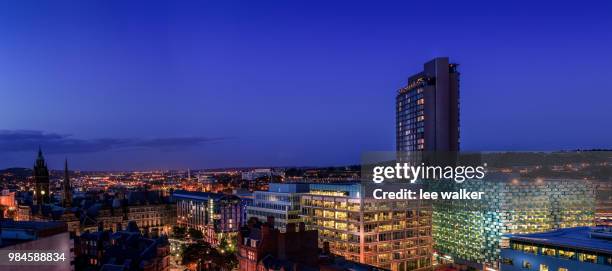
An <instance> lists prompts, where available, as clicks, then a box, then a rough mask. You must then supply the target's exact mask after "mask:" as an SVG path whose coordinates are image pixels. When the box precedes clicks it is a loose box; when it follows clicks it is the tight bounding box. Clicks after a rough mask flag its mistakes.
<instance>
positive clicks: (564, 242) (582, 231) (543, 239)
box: [508, 227, 612, 254]
mask: <svg viewBox="0 0 612 271" xmlns="http://www.w3.org/2000/svg"><path fill="white" fill-rule="evenodd" d="M508 237H509V238H510V240H511V241H520V242H526V243H532V244H540V245H549V246H556V247H565V248H571V249H579V250H586V251H592V252H598V253H605V254H612V232H610V231H607V232H606V231H603V228H591V227H576V228H565V229H558V230H555V231H549V232H543V233H531V234H514V235H509V236H508Z"/></svg>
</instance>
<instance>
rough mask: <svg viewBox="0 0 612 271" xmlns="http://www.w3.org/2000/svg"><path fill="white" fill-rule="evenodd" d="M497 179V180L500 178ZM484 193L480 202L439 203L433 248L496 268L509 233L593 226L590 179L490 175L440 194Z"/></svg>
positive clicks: (435, 205) (463, 260)
mask: <svg viewBox="0 0 612 271" xmlns="http://www.w3.org/2000/svg"><path fill="white" fill-rule="evenodd" d="M497 178H499V179H497ZM458 188H463V189H467V190H468V191H483V192H485V193H484V195H485V196H484V199H482V200H435V201H434V202H433V217H432V220H433V237H434V240H435V247H434V248H435V250H436V251H437V252H438V253H440V254H441V255H445V256H447V257H448V256H450V257H452V259H453V260H454V261H456V262H458V263H470V264H473V265H480V266H481V267H483V266H486V267H491V268H497V267H498V263H499V257H500V256H499V255H500V245H501V242H502V239H503V238H502V237H503V236H504V235H506V234H519V233H521V234H525V233H536V232H544V231H550V230H554V229H559V228H569V227H580V226H592V225H593V224H594V212H595V197H594V194H595V191H594V186H593V185H592V183H591V182H589V181H586V180H542V179H537V180H535V179H517V178H512V179H511V178H504V177H501V176H500V177H492V178H487V179H485V180H469V181H466V182H464V183H462V184H460V185H457V184H456V183H454V182H452V183H449V184H447V185H444V184H442V185H438V186H437V187H436V189H437V190H442V191H443V190H451V191H456V190H458Z"/></svg>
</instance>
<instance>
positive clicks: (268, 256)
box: [237, 217, 384, 271]
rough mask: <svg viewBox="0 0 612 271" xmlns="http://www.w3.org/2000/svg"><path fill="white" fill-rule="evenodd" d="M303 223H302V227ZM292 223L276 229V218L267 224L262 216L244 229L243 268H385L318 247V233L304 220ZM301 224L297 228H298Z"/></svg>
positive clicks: (241, 240)
mask: <svg viewBox="0 0 612 271" xmlns="http://www.w3.org/2000/svg"><path fill="white" fill-rule="evenodd" d="M298 225H299V226H298ZM298 225H296V224H294V223H288V224H287V225H286V231H285V232H281V231H280V230H278V229H276V228H274V218H273V217H269V218H268V219H267V222H266V223H261V222H260V221H259V220H258V219H252V220H249V223H248V224H247V225H246V226H245V227H243V228H242V229H241V230H240V234H239V236H238V237H239V238H238V240H239V242H238V250H237V252H238V253H237V257H238V261H239V270H240V271H277V270H285V271H299V270H313V271H317V270H321V271H341V270H353V271H382V270H384V269H379V268H376V267H373V266H370V265H365V264H359V263H356V262H352V261H347V260H346V259H344V258H342V257H337V256H335V255H332V254H331V253H330V252H329V249H328V248H329V246H324V247H323V249H320V248H319V247H318V238H317V236H318V232H317V231H316V230H306V227H305V225H304V223H303V222H302V223H299V224H298ZM296 226H297V227H296Z"/></svg>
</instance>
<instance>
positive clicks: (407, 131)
mask: <svg viewBox="0 0 612 271" xmlns="http://www.w3.org/2000/svg"><path fill="white" fill-rule="evenodd" d="M396 148H397V151H458V150H459V72H458V71H457V64H452V63H449V59H448V58H447V57H440V58H435V59H433V60H431V61H429V62H427V63H425V65H424V67H423V71H421V72H419V73H417V74H415V75H413V76H410V77H409V78H408V84H407V85H406V86H405V87H402V88H401V89H400V90H399V91H398V93H397V97H396Z"/></svg>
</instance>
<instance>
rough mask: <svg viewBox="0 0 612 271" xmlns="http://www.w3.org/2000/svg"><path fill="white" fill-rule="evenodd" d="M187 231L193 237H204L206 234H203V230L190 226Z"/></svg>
mask: <svg viewBox="0 0 612 271" xmlns="http://www.w3.org/2000/svg"><path fill="white" fill-rule="evenodd" d="M187 233H189V237H190V238H191V239H202V238H204V234H202V231H200V230H197V229H194V228H190V229H189V230H188V231H187Z"/></svg>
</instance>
